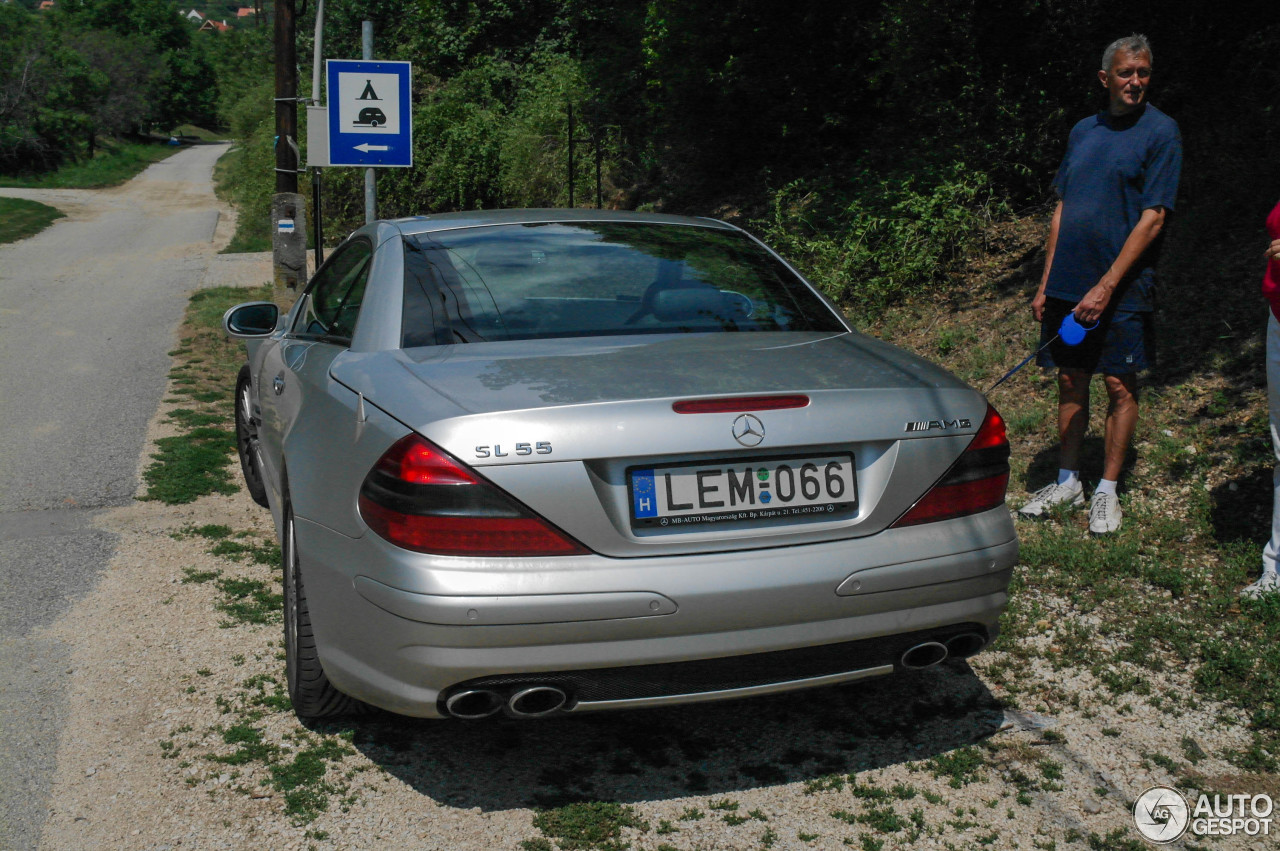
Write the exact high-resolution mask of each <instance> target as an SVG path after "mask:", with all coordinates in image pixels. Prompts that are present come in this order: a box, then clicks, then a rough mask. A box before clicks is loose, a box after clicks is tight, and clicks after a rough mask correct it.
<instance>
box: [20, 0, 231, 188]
mask: <svg viewBox="0 0 1280 851" xmlns="http://www.w3.org/2000/svg"><path fill="white" fill-rule="evenodd" d="M193 29H194V27H192V25H191V23H190V22H189V21H187V20H186V19H184V18H182V17H180V16H179V15H178V14H177V9H176V7H175V6H174V5H173V4H172V3H170V2H168V0H78V2H76V3H68V4H59V5H58V6H56V7H55V9H54V10H53V11H41V12H33V11H31V10H29V9H28V8H26V7H24V6H21V5H17V4H12V3H6V4H3V5H0V173H19V172H40V171H46V170H49V169H52V168H56V167H57V166H58V165H59V164H60V163H62V162H63V161H64V160H67V159H75V158H77V157H79V156H82V155H88V156H92V155H93V151H94V146H95V142H96V139H97V137H98V135H100V134H108V135H121V134H128V133H137V132H140V131H143V130H146V129H149V128H151V127H153V126H155V127H158V128H160V129H161V130H162V131H168V130H170V129H172V128H174V127H176V126H178V125H179V124H182V123H185V122H191V123H198V124H205V125H211V124H213V123H214V122H215V121H216V107H217V97H218V83H217V74H216V72H215V67H214V62H213V61H212V59H211V58H210V53H211V51H210V45H211V42H212V40H213V39H214V38H217V37H218V34H216V33H195V32H193ZM197 36H198V37H197ZM206 36H208V38H206Z"/></svg>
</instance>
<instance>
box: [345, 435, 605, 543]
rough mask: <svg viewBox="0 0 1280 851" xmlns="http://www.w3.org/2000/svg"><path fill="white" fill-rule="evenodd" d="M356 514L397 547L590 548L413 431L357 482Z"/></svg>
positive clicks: (397, 442)
mask: <svg viewBox="0 0 1280 851" xmlns="http://www.w3.org/2000/svg"><path fill="white" fill-rule="evenodd" d="M360 515H361V516H362V517H363V518H364V522H365V523H367V524H369V528H370V529H372V530H373V531H374V532H376V533H377V534H379V535H381V536H382V537H383V538H386V539H387V540H388V541H390V542H391V543H393V544H395V545H396V546H398V547H403V548H404V549H406V550H414V551H416V552H420V553H435V554H438V555H465V556H562V555H582V554H584V553H586V552H588V550H587V549H586V548H585V547H583V546H582V545H581V544H579V543H578V542H577V541H575V540H573V539H572V538H570V537H569V536H568V535H566V534H564V533H563V532H561V531H560V530H559V529H557V528H555V527H554V526H552V525H551V524H550V523H548V522H547V521H545V520H543V519H542V518H541V517H538V516H537V515H535V514H534V513H533V512H532V511H530V510H529V509H528V508H526V507H524V506H523V505H521V504H520V503H519V502H517V501H516V500H514V499H512V498H511V497H510V496H508V495H507V494H505V493H503V492H502V491H501V490H499V489H498V488H497V487H496V486H494V485H493V484H491V483H490V482H487V481H485V480H484V479H482V478H481V477H480V476H479V475H477V474H476V473H475V472H474V471H472V470H470V469H469V468H467V467H466V466H465V465H464V464H462V463H460V462H458V461H457V460H455V459H454V458H453V457H452V456H450V455H449V454H448V453H446V452H444V451H443V450H441V449H440V448H439V447H437V446H435V445H433V444H432V443H430V442H428V441H426V440H424V439H423V438H421V437H419V436H418V435H416V434H410V435H407V436H405V437H403V438H401V439H400V440H398V441H396V443H395V444H394V445H393V446H392V447H391V448H390V449H388V450H387V452H386V454H384V455H383V456H382V457H381V458H380V459H378V463H377V464H375V465H374V467H373V469H372V470H370V471H369V475H367V476H365V479H364V484H363V485H362V486H361V487H360Z"/></svg>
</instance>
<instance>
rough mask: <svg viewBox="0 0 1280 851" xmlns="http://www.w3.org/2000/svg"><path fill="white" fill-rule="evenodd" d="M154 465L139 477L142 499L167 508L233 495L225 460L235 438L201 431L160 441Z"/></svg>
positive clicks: (219, 431)
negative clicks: (212, 496)
mask: <svg viewBox="0 0 1280 851" xmlns="http://www.w3.org/2000/svg"><path fill="white" fill-rule="evenodd" d="M156 446H157V448H158V449H159V451H158V452H156V453H155V454H154V455H152V456H151V458H152V461H153V463H152V464H151V466H149V467H148V468H147V469H146V471H145V472H144V473H143V474H142V477H143V479H144V480H145V481H146V483H147V494H146V496H145V497H144V499H148V500H155V501H157V502H163V503H165V504H166V505H185V504H187V503H190V502H195V501H196V500H197V499H199V498H200V497H202V496H206V495H208V494H215V493H220V494H233V493H235V492H236V490H237V486H236V484H235V482H234V481H233V480H232V478H231V470H230V469H229V468H228V466H227V460H228V458H229V457H230V455H231V454H232V453H233V452H235V448H236V444H235V434H234V433H233V432H230V431H227V430H226V429H221V428H210V427H207V426H205V427H201V428H197V429H193V430H192V431H189V432H187V433H186V434H184V435H180V436H176V437H162V438H160V439H159V440H157V441H156Z"/></svg>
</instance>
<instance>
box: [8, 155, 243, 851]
mask: <svg viewBox="0 0 1280 851" xmlns="http://www.w3.org/2000/svg"><path fill="white" fill-rule="evenodd" d="M226 149H227V146H226V145H208V146H198V147H194V148H191V149H188V150H184V151H181V152H180V153H178V154H176V155H174V156H173V157H170V158H169V159H167V160H165V161H163V162H160V163H157V164H155V165H153V166H151V167H150V168H148V169H147V170H146V171H145V172H143V173H142V174H141V175H139V176H138V177H137V178H136V179H134V180H133V181H131V182H129V183H128V184H126V185H124V186H122V187H120V188H117V189H109V190H101V191H86V190H38V189H37V190H27V189H0V194H2V195H6V196H10V197H20V198H29V199H31V200H35V201H40V202H41V203H44V204H48V205H50V206H53V207H56V208H58V209H59V210H61V211H62V212H63V213H64V214H65V215H66V218H63V219H60V220H59V221H57V222H55V223H54V224H53V225H52V226H51V227H49V228H48V229H46V230H44V231H43V232H41V233H40V234H37V235H36V236H34V237H31V238H29V239H26V240H22V241H20V242H17V243H14V244H10V245H4V246H0V364H3V365H4V366H3V369H0V405H3V410H4V416H3V417H0V565H2V566H3V569H0V718H3V719H4V721H3V723H2V724H0V844H3V847H12V848H26V847H31V846H33V845H34V844H35V842H36V841H37V838H38V837H39V832H40V826H41V824H42V822H43V821H44V817H45V806H44V802H45V799H46V795H47V793H48V789H49V780H50V777H51V774H52V770H53V763H54V745H55V743H56V741H57V738H58V731H59V727H60V724H61V721H62V720H63V718H64V717H65V715H64V706H65V699H64V691H63V690H64V687H65V674H64V672H65V670H66V669H67V661H66V660H67V658H68V655H69V648H68V647H67V646H66V645H65V644H62V643H60V642H58V641H56V640H53V639H50V638H49V637H47V635H46V634H44V632H43V631H42V628H43V627H45V626H47V625H48V624H50V623H51V622H52V621H53V620H54V619H55V618H56V617H57V616H58V615H59V614H61V613H62V612H63V611H65V609H66V607H67V605H68V603H69V602H70V601H71V600H74V599H76V598H78V597H80V596H82V595H83V594H84V593H85V592H86V591H87V590H88V589H89V588H90V587H91V586H92V584H93V582H94V581H95V579H96V577H97V576H98V575H99V574H100V573H101V571H102V569H103V568H104V567H105V566H106V564H107V561H108V560H109V558H110V556H111V553H112V552H113V550H114V549H115V546H116V544H117V539H116V537H115V535H114V534H113V533H112V532H110V531H108V530H106V529H103V528H102V527H100V526H98V525H96V514H97V512H98V511H99V510H100V509H103V508H105V507H108V506H118V505H123V504H126V503H128V502H129V501H130V500H131V499H132V498H133V494H134V491H135V490H136V489H137V486H138V479H137V475H136V474H137V467H138V455H139V452H140V451H141V449H142V446H143V440H144V438H145V437H146V432H147V423H148V421H149V420H150V418H151V416H152V414H153V413H154V412H155V409H156V405H157V404H158V403H159V401H160V395H161V393H162V392H163V391H164V387H165V375H166V373H167V371H168V368H169V357H168V355H167V352H168V351H169V350H170V349H171V348H172V336H173V329H174V327H175V326H176V325H177V323H178V320H179V318H180V317H181V315H182V311H183V308H184V306H185V304H186V300H187V294H188V293H189V292H190V291H191V289H192V288H194V287H195V286H197V285H198V283H199V282H200V280H201V278H202V277H203V276H204V274H205V271H206V269H207V267H208V263H209V259H210V257H212V256H213V254H214V251H213V243H212V240H213V239H214V237H215V230H216V228H217V224H218V222H219V219H220V210H219V205H218V203H217V202H216V200H215V199H214V197H213V191H212V187H211V184H210V176H211V172H212V168H213V164H214V162H215V161H216V160H217V159H218V157H219V156H221V155H222V153H223V152H225V151H226Z"/></svg>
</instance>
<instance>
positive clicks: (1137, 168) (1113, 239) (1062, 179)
mask: <svg viewBox="0 0 1280 851" xmlns="http://www.w3.org/2000/svg"><path fill="white" fill-rule="evenodd" d="M1181 173H1182V135H1181V134H1180V133H1179V132H1178V125H1177V123H1176V122H1175V121H1174V120H1173V119H1172V118H1170V117H1169V116H1167V115H1165V114H1164V113H1163V112H1161V111H1160V110H1158V109H1156V108H1155V107H1154V106H1151V105H1150V104H1148V105H1147V106H1145V107H1144V108H1143V109H1142V111H1141V112H1139V113H1136V114H1129V115H1119V116H1116V115H1111V114H1110V113H1108V112H1101V113H1099V114H1097V115H1094V116H1090V117H1089V118H1086V119H1084V120H1083V121H1081V122H1080V123H1079V124H1077V125H1076V126H1075V127H1073V128H1072V129H1071V136H1070V138H1069V139H1068V140H1067V153H1066V155H1065V156H1064V157H1063V158H1062V165H1061V166H1059V167H1058V174H1057V176H1056V177H1054V179H1053V188H1054V190H1055V191H1056V192H1057V193H1058V196H1059V197H1060V198H1061V199H1062V220H1061V221H1060V222H1059V224H1058V242H1057V246H1056V248H1055V249H1054V253H1053V265H1052V266H1051V267H1050V269H1049V283H1048V286H1047V287H1046V288H1045V294H1046V295H1050V296H1053V297H1055V298H1061V299H1066V300H1068V301H1072V302H1077V301H1079V300H1080V299H1081V298H1083V297H1084V294H1085V293H1087V292H1088V291H1089V290H1090V289H1092V288H1093V286H1094V285H1095V284H1097V283H1098V281H1099V280H1101V279H1102V276H1103V275H1105V274H1106V272H1107V270H1108V269H1109V268H1111V264H1112V263H1113V262H1114V261H1115V259H1116V257H1118V256H1119V255H1120V249H1121V248H1123V247H1124V243H1125V240H1126V239H1128V238H1129V234H1130V233H1132V232H1133V228H1134V226H1136V225H1137V224H1138V219H1140V218H1141V217H1142V211H1143V210H1149V209H1152V208H1155V207H1165V208H1167V209H1169V210H1172V209H1173V205H1174V201H1175V200H1176V198H1177V195H1178V177H1179V175H1180V174H1181ZM1161 241H1162V240H1161V238H1159V237H1158V238H1157V239H1156V241H1155V243H1153V244H1152V245H1151V246H1150V247H1149V248H1148V249H1147V251H1146V253H1145V254H1143V255H1142V257H1140V258H1139V259H1138V261H1137V262H1136V263H1134V264H1133V266H1132V267H1131V268H1130V269H1129V271H1128V273H1127V274H1126V275H1125V277H1124V280H1123V281H1121V283H1120V286H1119V287H1117V288H1116V292H1115V294H1114V295H1113V296H1112V303H1116V304H1118V305H1119V306H1120V307H1121V308H1124V309H1126V310H1138V311H1145V310H1151V309H1152V308H1153V307H1154V305H1153V298H1152V297H1153V290H1154V287H1155V265H1156V259H1157V258H1158V256H1159V254H1160V243H1161Z"/></svg>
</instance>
